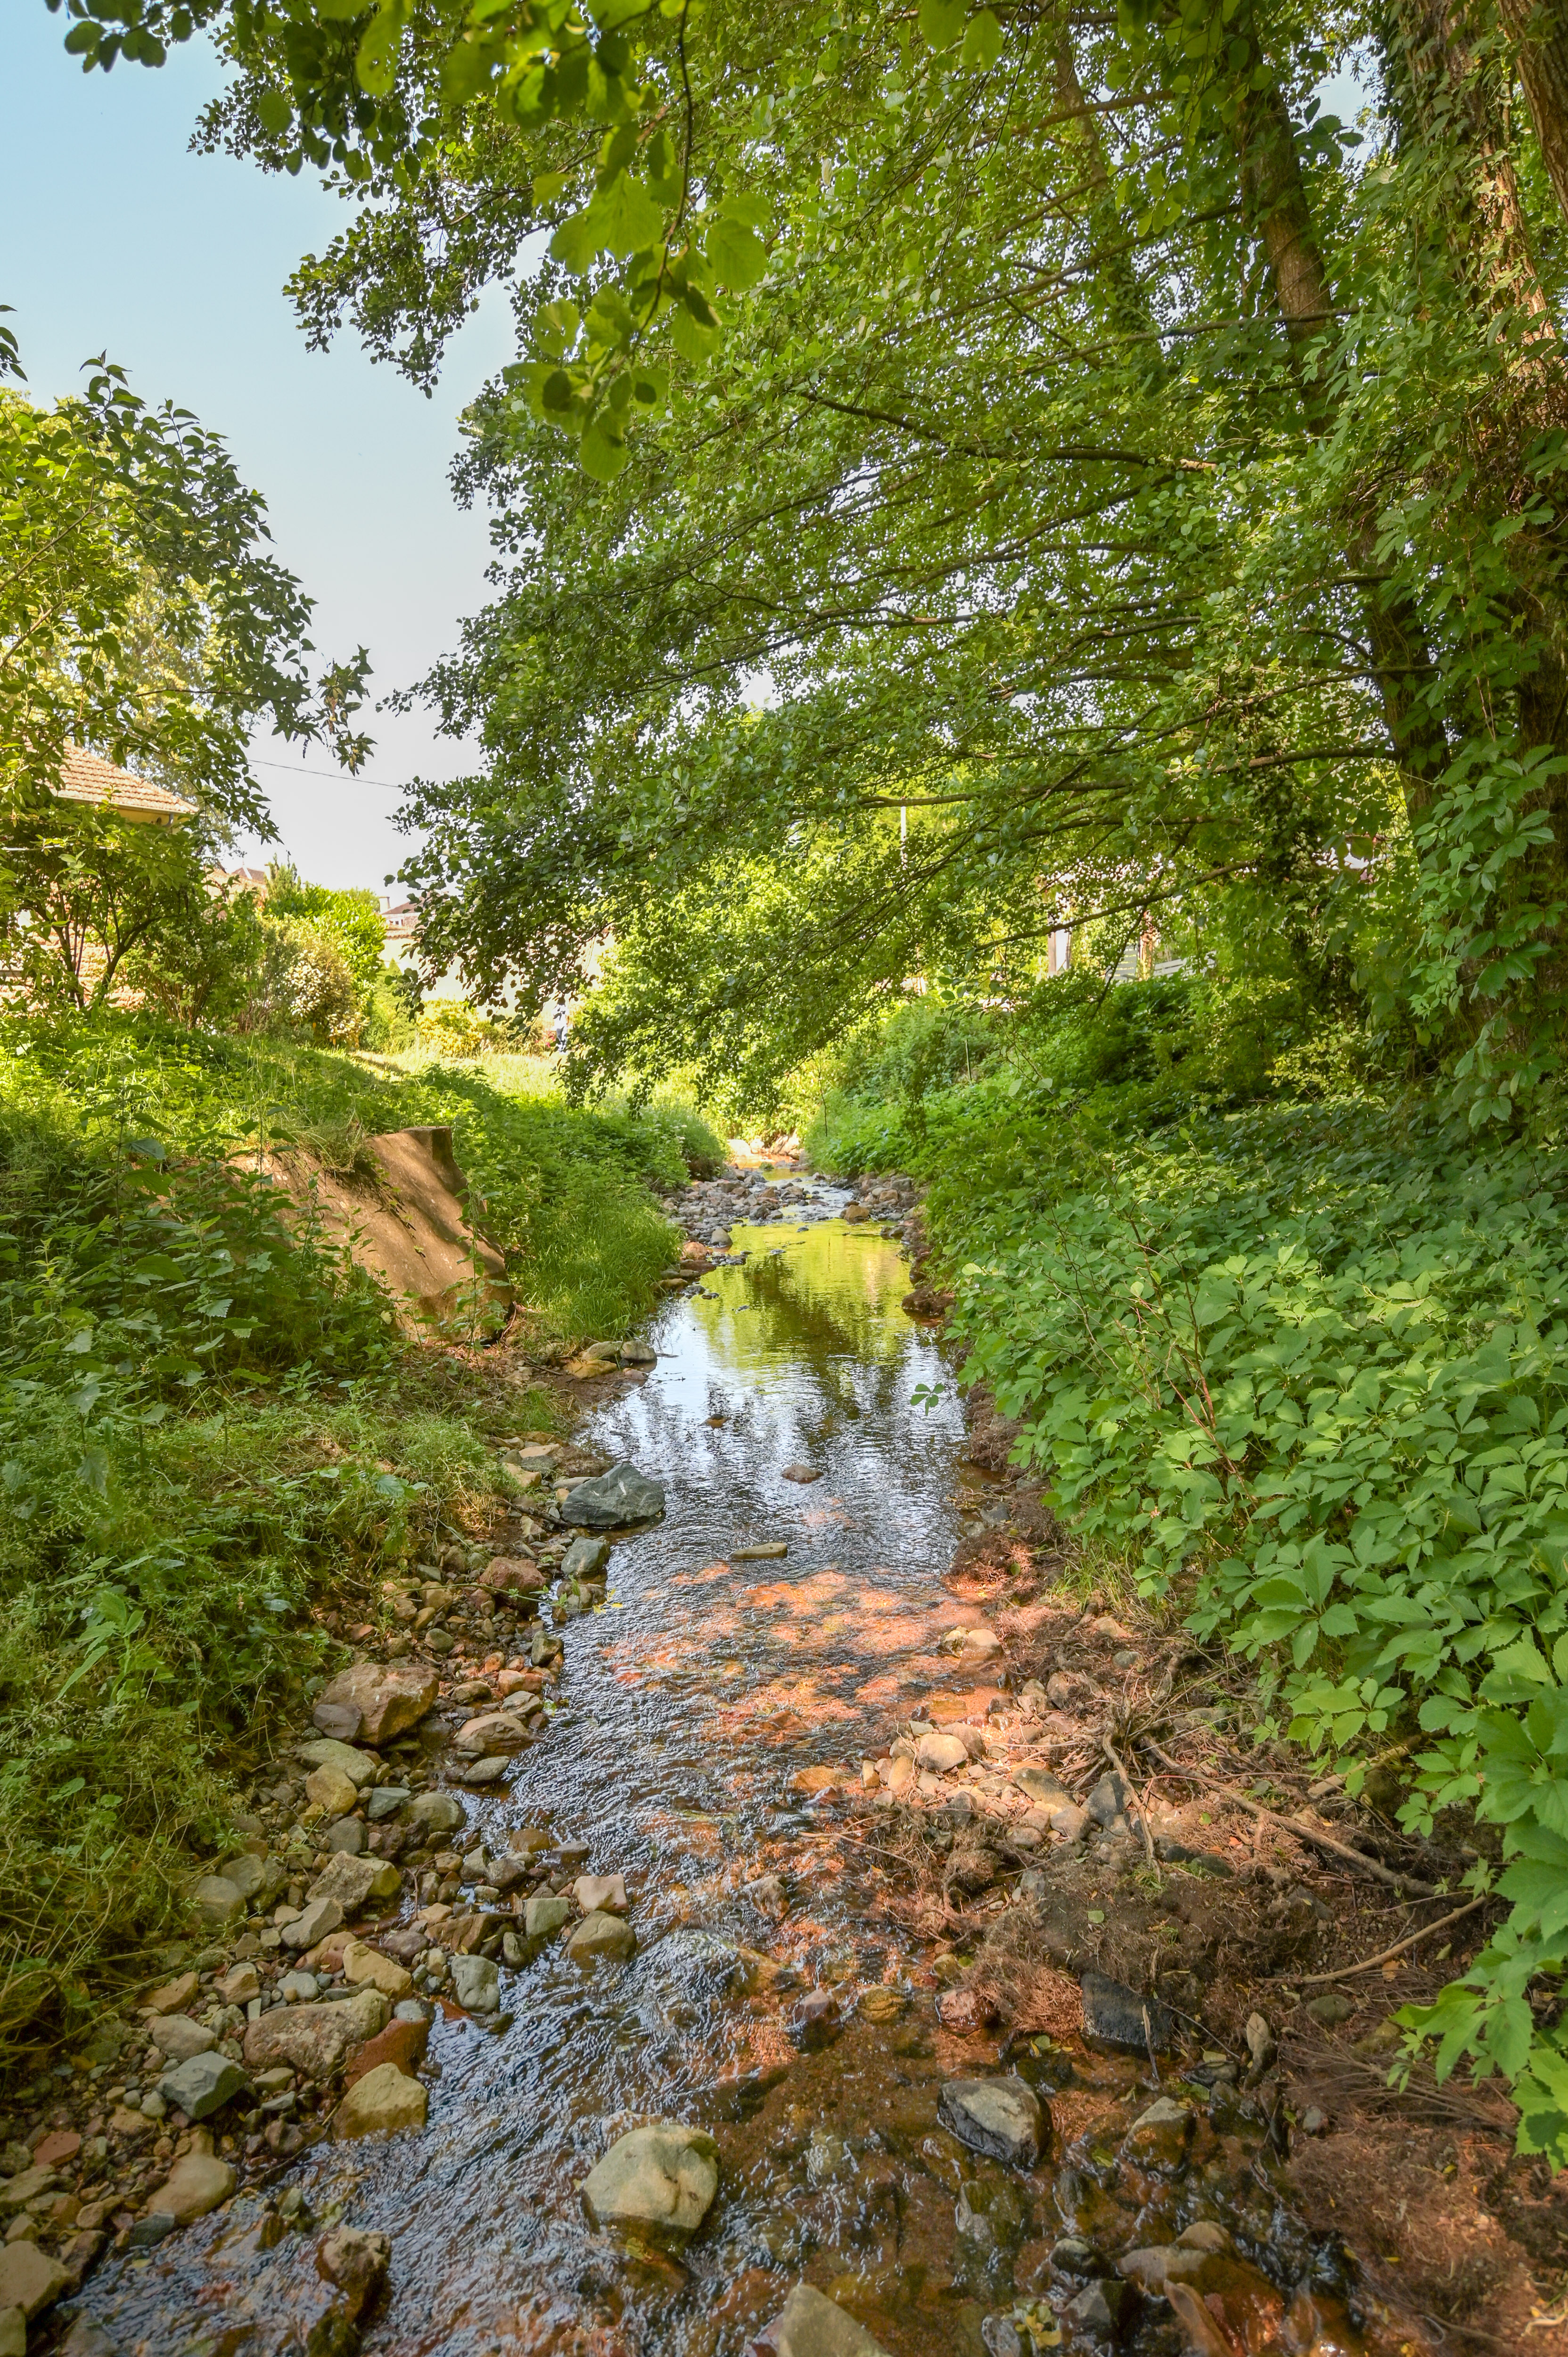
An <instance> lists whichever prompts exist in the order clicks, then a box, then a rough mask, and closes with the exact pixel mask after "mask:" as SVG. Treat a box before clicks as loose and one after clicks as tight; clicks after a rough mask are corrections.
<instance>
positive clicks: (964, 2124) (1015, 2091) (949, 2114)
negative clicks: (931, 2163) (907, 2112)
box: [937, 2078, 1050, 2169]
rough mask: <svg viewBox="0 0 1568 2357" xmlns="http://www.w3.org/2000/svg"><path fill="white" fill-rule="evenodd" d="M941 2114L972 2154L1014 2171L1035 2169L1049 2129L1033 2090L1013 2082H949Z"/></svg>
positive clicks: (943, 2093)
mask: <svg viewBox="0 0 1568 2357" xmlns="http://www.w3.org/2000/svg"><path fill="white" fill-rule="evenodd" d="M937 2114H938V2116H939V2118H940V2119H941V2121H942V2122H943V2123H944V2125H945V2126H948V2127H950V2129H951V2130H952V2132H953V2134H954V2136H957V2137H958V2139H959V2141H960V2143H961V2144H966V2145H968V2147H970V2150H971V2151H972V2152H983V2153H987V2154H989V2155H990V2157H991V2158H992V2159H993V2160H1004V2161H1007V2162H1008V2163H1009V2164H1010V2165H1011V2166H1012V2167H1013V2168H1015V2169H1033V2168H1034V2166H1035V2163H1036V2161H1037V2160H1038V2159H1039V2157H1040V2151H1041V2147H1042V2146H1043V2145H1044V2142H1045V2137H1046V2133H1047V2128H1048V2126H1049V2123H1050V2115H1049V2113H1048V2112H1047V2111H1044V2110H1043V2109H1042V2107H1041V2104H1040V2100H1039V2098H1038V2096H1037V2095H1036V2093H1035V2091H1034V2089H1033V2088H1032V2087H1030V2086H1026V2084H1025V2083H1024V2081H1023V2080H1022V2079H1013V2078H1007V2079H950V2080H949V2081H948V2083H947V2084H946V2086H945V2087H944V2088H943V2089H942V2091H941V2093H940V2095H939V2096H938V2098H937Z"/></svg>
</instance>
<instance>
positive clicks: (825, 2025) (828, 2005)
mask: <svg viewBox="0 0 1568 2357" xmlns="http://www.w3.org/2000/svg"><path fill="white" fill-rule="evenodd" d="M839 2019H840V2016H839V2003H838V1999H837V1998H836V1997H835V1996H834V1995H833V1994H832V1990H831V1989H811V1990H809V1991H808V1992H807V1994H806V1995H805V1996H803V1997H802V1998H801V1999H800V2003H799V2005H797V2006H796V2007H795V2008H794V2010H793V2012H792V2013H791V2014H790V2016H789V2038H790V2041H791V2043H792V2044H794V2045H796V2046H798V2047H799V2048H800V2051H801V2052H802V2053H803V2054H812V2053H816V2052H818V2051H819V2050H821V2049H822V2047H824V2046H827V2045H829V2044H831V2043H832V2040H833V2039H834V2038H835V2037H836V2036H837V2034H838V2029H839Z"/></svg>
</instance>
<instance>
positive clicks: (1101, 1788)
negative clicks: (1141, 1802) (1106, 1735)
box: [1084, 1768, 1133, 1831]
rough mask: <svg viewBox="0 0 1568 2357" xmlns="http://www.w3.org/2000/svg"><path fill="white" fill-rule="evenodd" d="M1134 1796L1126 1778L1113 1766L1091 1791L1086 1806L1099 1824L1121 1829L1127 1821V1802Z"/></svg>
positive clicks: (1108, 1827)
mask: <svg viewBox="0 0 1568 2357" xmlns="http://www.w3.org/2000/svg"><path fill="white" fill-rule="evenodd" d="M1132 1797H1133V1796H1132V1794H1131V1792H1129V1791H1128V1789H1127V1780H1126V1778H1125V1777H1124V1776H1122V1775H1121V1774H1119V1773H1118V1771H1117V1770H1115V1769H1114V1768H1111V1769H1107V1770H1106V1772H1105V1774H1104V1775H1103V1776H1101V1780H1100V1781H1099V1783H1098V1784H1096V1786H1095V1787H1094V1790H1093V1791H1092V1792H1090V1795H1089V1798H1088V1800H1087V1801H1086V1802H1085V1803H1084V1807H1085V1808H1086V1809H1087V1810H1088V1811H1089V1813H1090V1816H1091V1817H1092V1818H1093V1820H1094V1823H1095V1824H1097V1825H1103V1826H1105V1827H1106V1828H1107V1829H1108V1830H1109V1829H1110V1828H1111V1827H1112V1826H1114V1827H1116V1828H1117V1830H1118V1831H1120V1829H1121V1827H1122V1825H1124V1824H1126V1822H1127V1803H1128V1802H1129V1801H1130V1800H1131V1799H1132Z"/></svg>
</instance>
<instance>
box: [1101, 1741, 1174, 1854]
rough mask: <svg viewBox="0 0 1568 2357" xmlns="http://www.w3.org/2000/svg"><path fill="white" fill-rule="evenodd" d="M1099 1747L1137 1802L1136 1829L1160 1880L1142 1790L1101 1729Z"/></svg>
mask: <svg viewBox="0 0 1568 2357" xmlns="http://www.w3.org/2000/svg"><path fill="white" fill-rule="evenodd" d="M1100 1748H1101V1751H1103V1752H1104V1754H1105V1757H1106V1758H1107V1760H1110V1762H1111V1765H1112V1768H1114V1769H1115V1770H1116V1773H1117V1774H1118V1776H1120V1777H1121V1779H1122V1782H1123V1784H1125V1785H1126V1787H1127V1790H1128V1792H1131V1794H1132V1796H1133V1800H1134V1801H1135V1802H1136V1803H1137V1808H1138V1830H1139V1832H1140V1833H1141V1834H1142V1835H1143V1836H1144V1852H1145V1854H1146V1856H1147V1857H1148V1861H1149V1867H1150V1871H1151V1872H1152V1873H1153V1875H1154V1878H1155V1881H1156V1882H1161V1877H1160V1868H1159V1861H1158V1859H1157V1858H1156V1857H1155V1836H1154V1835H1153V1834H1152V1833H1151V1832H1150V1831H1149V1812H1148V1810H1147V1809H1146V1808H1145V1807H1144V1796H1143V1794H1142V1792H1139V1790H1138V1787H1137V1786H1136V1784H1134V1783H1133V1779H1132V1777H1131V1776H1130V1775H1129V1774H1128V1772H1127V1770H1126V1769H1125V1768H1124V1767H1123V1766H1122V1762H1121V1760H1118V1758H1117V1757H1116V1747H1115V1745H1114V1744H1113V1743H1112V1740H1111V1738H1110V1737H1109V1736H1108V1735H1106V1734H1105V1733H1104V1732H1103V1731H1102V1732H1101V1738H1100ZM1161 1888H1162V1889H1163V1888H1164V1884H1163V1882H1162V1883H1161Z"/></svg>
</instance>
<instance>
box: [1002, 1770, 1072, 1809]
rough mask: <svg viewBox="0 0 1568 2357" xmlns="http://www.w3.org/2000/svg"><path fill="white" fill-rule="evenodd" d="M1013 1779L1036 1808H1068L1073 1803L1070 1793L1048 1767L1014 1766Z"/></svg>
mask: <svg viewBox="0 0 1568 2357" xmlns="http://www.w3.org/2000/svg"><path fill="white" fill-rule="evenodd" d="M1013 1781H1014V1783H1015V1784H1016V1786H1017V1787H1018V1790H1019V1791H1020V1792H1022V1793H1024V1795H1025V1796H1026V1798H1027V1799H1028V1800H1031V1801H1033V1803H1035V1806H1036V1808H1039V1809H1070V1808H1071V1807H1072V1805H1073V1799H1072V1794H1071V1793H1070V1792H1069V1791H1068V1789H1067V1786H1066V1785H1065V1784H1062V1783H1060V1782H1058V1780H1057V1778H1056V1777H1055V1776H1053V1775H1052V1774H1051V1772H1050V1770H1049V1769H1048V1768H1015V1770H1013Z"/></svg>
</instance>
